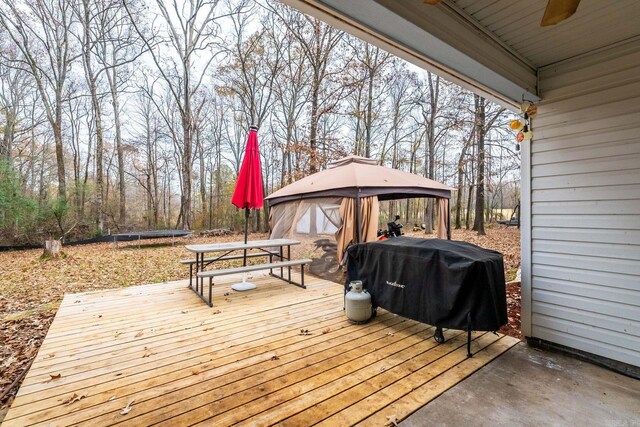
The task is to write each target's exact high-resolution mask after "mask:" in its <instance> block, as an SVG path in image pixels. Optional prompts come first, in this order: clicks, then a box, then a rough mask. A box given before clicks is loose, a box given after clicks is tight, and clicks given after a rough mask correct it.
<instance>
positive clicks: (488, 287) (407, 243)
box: [346, 237, 507, 356]
mask: <svg viewBox="0 0 640 427" xmlns="http://www.w3.org/2000/svg"><path fill="white" fill-rule="evenodd" d="M347 253H348V256H347V282H346V283H347V284H348V283H349V282H350V281H352V280H362V281H363V284H364V287H365V288H366V289H368V291H369V293H370V294H371V298H372V304H373V307H374V308H375V307H382V308H384V309H385V310H388V311H390V312H392V313H395V314H399V315H401V316H404V317H407V318H409V319H413V320H417V321H419V322H423V323H427V324H429V325H433V326H435V327H436V335H435V338H436V341H438V342H443V341H444V337H443V335H442V328H451V329H463V330H465V329H466V330H467V331H468V343H467V349H468V355H469V356H471V352H470V337H471V330H477V331H497V330H498V329H499V328H500V327H501V326H502V325H505V324H506V323H507V302H506V292H505V280H504V267H503V261H502V254H501V253H500V252H496V251H493V250H490V249H484V248H481V247H479V246H476V245H473V244H471V243H467V242H461V241H454V240H440V239H419V238H414V237H396V238H393V239H389V240H384V241H377V242H369V243H359V244H355V245H352V246H351V247H350V248H349V249H348V252H347Z"/></svg>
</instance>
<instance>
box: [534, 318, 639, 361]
mask: <svg viewBox="0 0 640 427" xmlns="http://www.w3.org/2000/svg"><path fill="white" fill-rule="evenodd" d="M535 318H536V320H537V318H538V316H535ZM581 329H584V328H581ZM585 335H587V336H586V337H583V336H579V335H575V334H571V333H565V332H560V331H558V330H557V329H556V326H554V327H553V328H546V327H544V326H539V327H538V328H537V332H536V337H537V338H540V339H543V340H546V341H549V342H556V343H562V345H565V346H567V347H572V348H576V349H579V350H582V351H586V352H587V353H592V354H597V355H605V354H606V355H607V356H605V357H608V358H609V359H613V360H617V361H620V362H623V363H628V364H630V365H634V366H637V365H638V351H637V350H628V349H625V348H621V347H619V346H616V345H612V344H610V341H615V340H611V339H609V340H607V341H598V340H595V339H594V338H593V337H592V336H590V335H589V331H588V330H587V331H586V333H585Z"/></svg>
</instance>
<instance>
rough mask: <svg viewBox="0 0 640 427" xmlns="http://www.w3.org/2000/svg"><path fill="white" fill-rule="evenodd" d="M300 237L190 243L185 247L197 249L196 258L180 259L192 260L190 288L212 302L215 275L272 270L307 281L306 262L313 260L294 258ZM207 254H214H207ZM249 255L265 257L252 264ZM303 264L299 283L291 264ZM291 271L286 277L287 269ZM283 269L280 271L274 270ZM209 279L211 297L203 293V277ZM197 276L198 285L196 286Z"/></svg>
mask: <svg viewBox="0 0 640 427" xmlns="http://www.w3.org/2000/svg"><path fill="white" fill-rule="evenodd" d="M299 244H300V241H298V240H292V239H272V240H253V241H249V242H247V243H245V242H224V243H209V244H200V245H187V246H186V247H185V248H186V249H187V250H188V251H190V252H193V253H195V255H196V257H195V259H187V260H181V261H180V262H181V263H182V264H189V288H191V289H192V290H193V291H194V292H195V293H196V294H197V295H198V296H199V297H200V298H201V299H202V300H203V301H204V302H206V303H207V304H209V306H213V301H212V287H213V278H214V277H218V276H224V275H229V274H236V273H247V272H251V271H260V270H269V274H270V275H271V276H273V277H277V278H279V279H282V280H284V281H286V282H288V283H291V284H293V285H296V286H300V287H302V288H306V286H305V285H304V266H305V264H309V263H310V262H311V260H310V259H297V260H294V259H291V246H294V245H299ZM207 254H214V255H213V256H209V257H207V256H206V255H207ZM249 258H263V259H264V260H265V261H264V262H260V263H257V264H253V265H247V263H246V261H247V259H249ZM231 260H243V265H242V266H241V267H231V268H224V269H210V270H207V267H208V266H209V265H212V264H214V265H215V263H216V262H220V261H231ZM293 266H301V276H300V277H301V279H300V283H298V282H295V281H293V280H292V278H291V268H292V267H293ZM285 269H286V270H287V272H288V274H287V276H286V277H285V275H284V271H285ZM274 270H275V271H277V270H280V274H276V273H274ZM205 278H208V279H209V298H208V300H207V299H206V298H205V297H204V279H205ZM194 279H195V286H194Z"/></svg>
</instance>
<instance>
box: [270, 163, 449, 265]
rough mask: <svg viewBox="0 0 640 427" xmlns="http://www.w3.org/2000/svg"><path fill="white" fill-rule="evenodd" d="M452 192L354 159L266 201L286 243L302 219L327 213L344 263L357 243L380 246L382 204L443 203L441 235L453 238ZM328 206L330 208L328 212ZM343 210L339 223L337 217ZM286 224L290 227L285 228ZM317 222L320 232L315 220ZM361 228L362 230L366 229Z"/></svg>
mask: <svg viewBox="0 0 640 427" xmlns="http://www.w3.org/2000/svg"><path fill="white" fill-rule="evenodd" d="M451 190H452V188H451V187H449V186H447V185H444V184H442V183H439V182H437V181H434V180H431V179H428V178H425V177H422V176H420V175H416V174H412V173H409V172H403V171H401V170H397V169H392V168H388V167H384V166H379V165H378V164H377V162H376V161H375V160H373V159H367V158H365V157H360V156H353V155H352V156H347V157H344V158H342V159H339V160H337V161H335V162H333V163H331V164H330V165H329V168H328V169H326V170H324V171H321V172H318V173H315V174H313V175H309V176H307V177H306V178H302V179H300V180H298V181H296V182H294V183H292V184H290V185H287V186H286V187H283V188H281V189H280V190H278V191H276V192H274V193H272V194H271V195H269V196H268V197H266V198H265V200H267V202H268V204H269V206H270V207H271V221H270V222H271V230H272V237H283V236H284V235H285V234H286V233H289V232H290V230H292V229H294V228H295V224H296V222H297V221H298V220H299V219H300V218H301V217H302V215H304V214H305V213H306V212H308V211H309V210H310V209H312V212H313V213H314V215H313V217H314V218H315V212H316V211H318V212H321V213H322V214H323V215H324V216H325V217H326V218H327V219H328V221H330V222H331V223H332V224H333V225H334V226H335V227H336V228H337V229H338V232H337V233H336V239H337V240H338V254H339V256H340V257H341V256H342V253H343V251H344V249H346V246H347V245H348V244H349V243H350V242H351V241H355V242H361V241H371V240H375V238H376V231H377V227H378V200H395V199H406V198H413V197H434V198H438V199H439V200H442V201H443V202H442V203H440V207H439V211H440V218H441V220H440V222H439V230H438V235H439V237H441V238H450V230H449V222H450V221H449V214H448V212H449V209H448V200H449V199H450V198H451ZM322 200H330V202H329V203H328V204H327V205H324V206H323V205H322ZM337 206H339V218H337V215H336V214H335V211H336V207H337ZM308 221H311V220H308ZM283 222H286V223H287V225H286V226H283V225H282V223H283ZM312 222H313V223H314V226H315V219H314V220H313V221H312ZM278 223H279V224H278ZM355 224H360V227H357V226H356V225H355ZM274 233H275V234H277V235H274Z"/></svg>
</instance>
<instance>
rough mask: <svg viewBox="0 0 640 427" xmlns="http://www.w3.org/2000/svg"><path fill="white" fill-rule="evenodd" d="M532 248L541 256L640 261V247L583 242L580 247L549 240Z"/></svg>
mask: <svg viewBox="0 0 640 427" xmlns="http://www.w3.org/2000/svg"><path fill="white" fill-rule="evenodd" d="M534 227H535V226H534ZM532 247H533V251H534V252H536V253H539V254H543V253H549V254H567V255H580V256H589V257H597V258H598V259H600V258H613V259H620V260H635V261H640V245H617V246H614V247H612V246H611V245H610V244H609V243H591V242H583V243H582V244H580V245H576V244H575V243H574V242H566V241H557V240H556V241H553V240H549V241H545V242H538V241H536V242H533V246H532ZM538 261H539V260H538ZM549 265H553V264H549Z"/></svg>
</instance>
